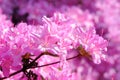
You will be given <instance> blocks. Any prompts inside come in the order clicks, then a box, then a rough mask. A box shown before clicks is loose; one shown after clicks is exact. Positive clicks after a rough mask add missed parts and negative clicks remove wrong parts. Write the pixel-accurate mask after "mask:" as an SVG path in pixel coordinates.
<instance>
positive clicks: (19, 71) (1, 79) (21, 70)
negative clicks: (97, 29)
mask: <svg viewBox="0 0 120 80" xmlns="http://www.w3.org/2000/svg"><path fill="white" fill-rule="evenodd" d="M42 55H51V54H46V53H41V54H40V55H39V56H37V57H36V58H35V59H34V60H33V61H32V62H31V63H30V64H29V66H30V65H31V64H32V63H34V62H35V61H36V60H37V59H39V58H40V57H41V56H42ZM52 56H55V57H57V55H52ZM79 56H80V54H78V55H76V56H73V57H70V58H67V59H66V60H68V61H69V60H72V59H75V58H77V57H79ZM57 63H60V61H56V62H53V63H49V64H44V65H41V66H36V67H29V68H27V69H30V68H40V67H45V66H50V65H53V64H57ZM23 69H24V68H22V69H20V70H18V71H16V72H14V73H11V74H10V75H9V76H8V77H2V78H0V80H3V79H6V78H10V77H11V76H14V75H16V74H18V73H21V72H23Z"/></svg>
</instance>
